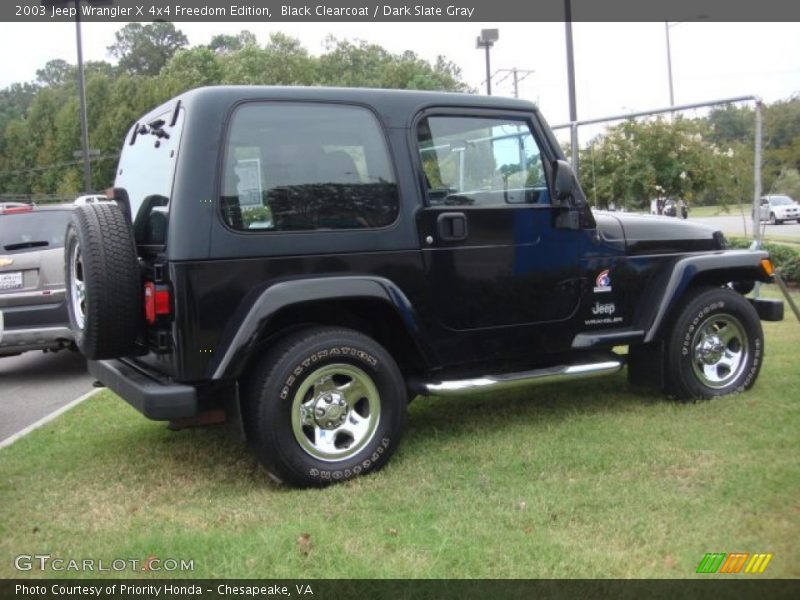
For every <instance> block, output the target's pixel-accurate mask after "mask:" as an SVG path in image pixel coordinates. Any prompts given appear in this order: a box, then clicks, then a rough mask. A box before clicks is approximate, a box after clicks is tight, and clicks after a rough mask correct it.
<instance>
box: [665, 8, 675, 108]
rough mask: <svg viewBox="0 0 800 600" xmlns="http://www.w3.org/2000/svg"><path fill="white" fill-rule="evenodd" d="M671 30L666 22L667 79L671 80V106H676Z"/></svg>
mask: <svg viewBox="0 0 800 600" xmlns="http://www.w3.org/2000/svg"><path fill="white" fill-rule="evenodd" d="M669 28H670V24H669V22H668V21H664V33H665V34H666V36H667V77H668V78H669V105H670V106H675V91H674V90H673V88H672V50H671V49H670V44H669Z"/></svg>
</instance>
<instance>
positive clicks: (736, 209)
mask: <svg viewBox="0 0 800 600" xmlns="http://www.w3.org/2000/svg"><path fill="white" fill-rule="evenodd" d="M750 210H751V209H750V207H749V206H745V207H744V213H745V214H746V215H747V214H749V211H750ZM741 213H742V209H741V208H740V206H739V205H738V204H731V205H729V206H695V205H692V206H690V207H689V216H690V217H720V216H728V215H740V214H741Z"/></svg>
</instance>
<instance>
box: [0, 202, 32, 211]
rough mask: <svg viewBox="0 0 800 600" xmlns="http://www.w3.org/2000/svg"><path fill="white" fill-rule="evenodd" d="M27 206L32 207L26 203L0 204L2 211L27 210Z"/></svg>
mask: <svg viewBox="0 0 800 600" xmlns="http://www.w3.org/2000/svg"><path fill="white" fill-rule="evenodd" d="M26 206H30V204H26V203H25V202H0V210H6V209H7V208H25V207H26Z"/></svg>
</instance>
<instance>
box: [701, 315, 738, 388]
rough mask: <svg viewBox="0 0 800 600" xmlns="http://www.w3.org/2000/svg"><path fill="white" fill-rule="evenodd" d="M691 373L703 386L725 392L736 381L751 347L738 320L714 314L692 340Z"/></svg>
mask: <svg viewBox="0 0 800 600" xmlns="http://www.w3.org/2000/svg"><path fill="white" fill-rule="evenodd" d="M691 347H692V352H693V355H692V370H693V372H694V375H695V377H697V379H698V380H699V381H700V383H702V384H703V385H705V386H707V387H709V388H712V389H722V388H724V387H727V386H729V385H730V384H731V383H732V382H734V381H736V380H737V379H738V377H739V376H740V375H741V374H742V371H744V369H745V367H746V365H747V359H748V357H749V354H750V347H749V343H748V341H747V335H746V334H745V331H744V327H743V326H742V324H741V323H740V322H739V320H738V319H737V318H736V317H733V316H732V315H727V314H720V315H713V316H711V317H708V318H707V319H706V320H705V321H703V322H702V323H701V324H700V326H699V327H698V328H697V330H696V332H695V334H694V336H693V338H692V346H691Z"/></svg>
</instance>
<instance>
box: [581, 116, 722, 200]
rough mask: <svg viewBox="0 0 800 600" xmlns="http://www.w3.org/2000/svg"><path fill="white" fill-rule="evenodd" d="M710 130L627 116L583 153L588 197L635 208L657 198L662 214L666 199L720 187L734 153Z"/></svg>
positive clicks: (694, 195)
mask: <svg viewBox="0 0 800 600" xmlns="http://www.w3.org/2000/svg"><path fill="white" fill-rule="evenodd" d="M709 131H710V128H709V126H708V123H707V122H701V121H692V120H688V119H683V118H681V117H676V118H675V119H674V120H672V121H669V120H667V119H663V118H659V119H655V120H652V121H639V122H637V121H633V120H628V121H625V122H624V123H622V124H620V125H617V126H616V127H613V128H612V129H610V130H609V131H608V133H607V134H605V135H603V136H600V137H599V138H596V139H595V140H593V141H592V142H591V143H590V144H589V146H588V147H587V148H586V149H585V150H583V151H582V155H583V156H582V159H581V164H582V165H583V170H582V172H583V178H584V180H585V181H586V180H587V178H590V180H591V185H587V190H588V191H589V192H590V193H589V196H590V197H591V198H592V199H593V200H594V202H595V203H596V204H597V205H599V206H603V207H606V206H608V205H609V204H611V203H614V204H617V205H619V204H624V205H626V206H633V207H636V208H639V209H649V204H650V200H651V199H656V200H657V202H658V209H659V213H660V212H661V210H662V209H663V205H664V201H665V200H666V199H667V198H670V197H671V198H681V199H684V200H687V201H692V200H695V199H697V198H699V197H700V196H702V194H703V193H705V192H706V190H709V189H719V188H721V187H722V186H723V185H724V184H723V180H722V179H721V174H722V173H726V172H728V171H729V165H730V160H731V159H732V157H733V154H732V151H728V150H727V149H720V147H719V146H717V145H716V144H714V143H713V142H710V141H709V139H708V138H709ZM718 200H719V201H725V198H724V197H722V196H720V197H718Z"/></svg>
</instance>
